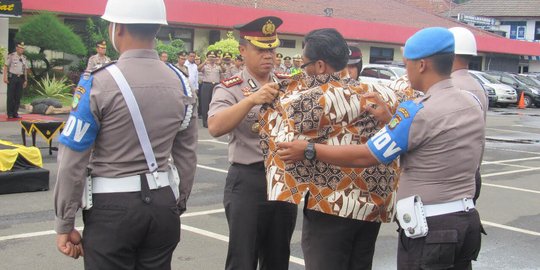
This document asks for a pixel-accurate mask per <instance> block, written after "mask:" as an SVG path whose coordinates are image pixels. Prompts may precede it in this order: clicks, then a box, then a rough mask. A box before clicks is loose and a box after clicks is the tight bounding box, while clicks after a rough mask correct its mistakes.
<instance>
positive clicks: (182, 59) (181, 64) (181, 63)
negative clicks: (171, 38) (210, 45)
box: [176, 51, 191, 83]
mask: <svg viewBox="0 0 540 270" xmlns="http://www.w3.org/2000/svg"><path fill="white" fill-rule="evenodd" d="M187 56H188V54H187V52H186V51H181V52H179V53H178V54H177V57H178V60H177V62H176V67H177V68H178V69H179V70H180V71H182V73H184V75H185V76H186V77H189V71H188V68H187V67H186V66H185V63H186V60H187ZM190 83H191V82H190Z"/></svg>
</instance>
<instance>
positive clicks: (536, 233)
mask: <svg viewBox="0 0 540 270" xmlns="http://www.w3.org/2000/svg"><path fill="white" fill-rule="evenodd" d="M482 224H483V225H488V226H492V227H497V228H501V229H505V230H509V231H514V232H519V233H524V234H530V235H534V236H540V232H535V231H530V230H525V229H520V228H516V227H512V226H506V225H503V224H498V223H494V222H489V221H485V220H482Z"/></svg>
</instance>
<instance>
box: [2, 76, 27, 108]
mask: <svg viewBox="0 0 540 270" xmlns="http://www.w3.org/2000/svg"><path fill="white" fill-rule="evenodd" d="M8 77H9V83H8V86H7V100H6V110H7V115H8V117H15V116H18V115H19V113H18V111H19V106H20V105H21V97H22V94H23V84H24V75H21V76H16V75H12V74H8Z"/></svg>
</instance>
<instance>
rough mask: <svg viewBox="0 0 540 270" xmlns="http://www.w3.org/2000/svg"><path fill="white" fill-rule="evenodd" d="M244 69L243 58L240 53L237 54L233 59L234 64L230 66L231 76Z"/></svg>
mask: <svg viewBox="0 0 540 270" xmlns="http://www.w3.org/2000/svg"><path fill="white" fill-rule="evenodd" d="M242 70H244V58H242V56H241V55H237V56H236V57H235V60H234V65H233V66H232V67H231V76H234V75H236V74H238V73H240V71H242Z"/></svg>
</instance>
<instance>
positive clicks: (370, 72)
mask: <svg viewBox="0 0 540 270" xmlns="http://www.w3.org/2000/svg"><path fill="white" fill-rule="evenodd" d="M360 76H365V77H373V78H378V77H379V76H378V75H377V70H376V69H373V68H364V70H362V73H360Z"/></svg>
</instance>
